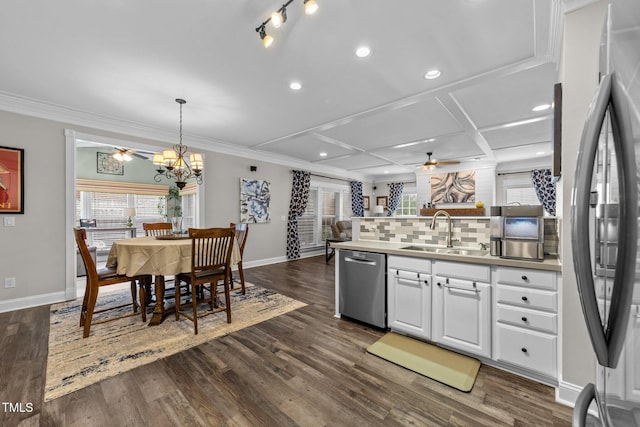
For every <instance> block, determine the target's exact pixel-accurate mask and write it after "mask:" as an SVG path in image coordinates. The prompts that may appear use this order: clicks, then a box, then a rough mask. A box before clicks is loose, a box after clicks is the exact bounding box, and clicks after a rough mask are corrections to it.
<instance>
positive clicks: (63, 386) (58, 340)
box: [44, 283, 306, 402]
mask: <svg viewBox="0 0 640 427" xmlns="http://www.w3.org/2000/svg"><path fill="white" fill-rule="evenodd" d="M127 301H131V293H130V291H128V290H126V291H121V292H116V293H112V294H106V293H105V294H103V295H102V296H99V297H98V306H102V305H104V306H114V305H119V304H123V303H125V304H126V302H127ZM81 305H82V299H77V300H75V301H70V302H65V303H60V304H54V305H52V306H51V313H50V332H49V356H48V358H47V378H46V384H45V392H44V400H45V402H47V401H50V400H53V399H56V398H58V397H60V396H64V395H66V394H68V393H71V392H74V391H76V390H79V389H81V388H84V387H87V386H88V385H91V384H94V383H96V382H98V381H101V380H104V379H106V378H109V377H112V376H115V375H118V374H120V373H122V372H126V371H128V370H130V369H133V368H136V367H138V366H142V365H145V364H147V363H151V362H154V361H156V360H158V359H161V358H164V357H167V356H170V355H172V354H175V353H178V352H180V351H182V350H186V349H188V348H191V347H194V346H196V345H199V344H202V343H204V342H207V341H210V340H213V339H215V338H217V337H220V336H223V335H226V334H229V333H231V332H234V331H238V330H240V329H243V328H246V327H248V326H252V325H255V324H258V323H260V322H264V321H265V320H268V319H271V318H273V317H276V316H279V315H282V314H285V313H287V312H290V311H292V310H296V309H298V308H300V307H304V306H305V305H306V304H304V303H302V302H300V301H296V300H294V299H291V298H288V297H286V296H284V295H281V294H278V293H276V292H274V291H270V290H267V289H264V288H261V287H259V286H255V285H252V284H249V283H247V284H246V295H242V293H241V292H240V291H235V292H232V293H231V314H232V319H231V320H232V322H231V323H227V321H226V320H227V316H226V314H225V313H224V312H222V313H217V314H213V315H209V316H205V317H202V318H201V319H199V320H198V335H195V334H194V333H193V323H192V322H191V321H189V320H186V319H181V320H180V321H176V320H175V316H173V315H169V316H168V317H167V318H165V320H164V322H162V324H160V325H158V326H147V324H146V323H143V322H142V320H141V318H140V317H139V316H133V317H127V318H124V319H119V320H115V321H113V322H108V323H103V324H99V325H93V326H92V327H91V335H90V336H89V337H88V338H84V339H83V338H82V328H80V326H79V321H80V320H79V319H80V307H81ZM127 310H130V308H127ZM111 314H112V315H113V314H115V312H111ZM150 317H151V314H148V315H147V320H149V319H150Z"/></svg>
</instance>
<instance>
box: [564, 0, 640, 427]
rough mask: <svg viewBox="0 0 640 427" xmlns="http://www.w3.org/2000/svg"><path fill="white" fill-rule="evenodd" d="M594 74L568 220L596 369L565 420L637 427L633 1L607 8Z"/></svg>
mask: <svg viewBox="0 0 640 427" xmlns="http://www.w3.org/2000/svg"><path fill="white" fill-rule="evenodd" d="M600 71H601V80H600V85H599V88H598V91H597V93H596V96H595V97H594V100H593V102H592V104H591V107H590V109H589V114H588V117H587V119H586V121H585V126H584V130H583V133H582V139H581V145H580V149H579V152H578V161H577V165H576V173H575V188H574V189H573V194H572V207H571V221H570V222H571V236H572V244H573V262H574V269H575V272H576V279H577V283H578V291H579V294H580V302H581V304H582V311H583V314H584V318H585V322H586V326H587V329H588V331H589V337H590V339H591V343H592V347H593V351H594V353H595V356H596V358H597V361H598V367H597V372H596V381H595V384H588V385H587V386H586V387H585V388H584V389H583V390H582V392H581V393H580V395H579V397H578V399H577V401H576V404H575V408H574V413H573V423H574V425H580V426H583V425H603V426H625V427H627V426H630V427H633V426H640V262H639V260H638V250H637V248H638V222H639V217H638V213H639V206H638V193H639V191H638V190H639V183H640V179H639V175H638V171H639V170H640V167H639V165H640V1H638V0H613V1H612V2H611V3H610V5H609V6H608V14H607V19H606V22H605V23H604V30H603V36H602V44H601V56H600ZM589 409H591V411H589Z"/></svg>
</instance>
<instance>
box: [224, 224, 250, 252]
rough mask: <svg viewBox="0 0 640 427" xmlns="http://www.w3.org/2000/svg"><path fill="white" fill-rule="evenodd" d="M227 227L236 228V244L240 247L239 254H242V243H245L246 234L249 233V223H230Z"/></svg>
mask: <svg viewBox="0 0 640 427" xmlns="http://www.w3.org/2000/svg"><path fill="white" fill-rule="evenodd" d="M229 227H232V228H234V229H235V230H236V239H238V246H239V248H240V256H242V255H243V254H244V245H245V244H246V243H247V236H248V234H249V225H248V224H244V223H241V224H235V223H233V222H232V223H230V224H229Z"/></svg>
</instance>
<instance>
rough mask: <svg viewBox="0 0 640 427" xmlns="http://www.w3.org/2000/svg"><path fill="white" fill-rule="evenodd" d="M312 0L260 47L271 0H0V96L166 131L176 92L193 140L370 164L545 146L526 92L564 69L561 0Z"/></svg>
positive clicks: (378, 170) (529, 152)
mask: <svg viewBox="0 0 640 427" xmlns="http://www.w3.org/2000/svg"><path fill="white" fill-rule="evenodd" d="M316 1H317V3H318V5H319V10H318V12H317V13H316V14H315V15H312V16H306V15H304V12H303V4H302V3H303V0H295V1H293V3H291V5H290V6H289V7H288V9H287V12H288V21H287V22H286V23H285V24H284V25H283V26H282V27H281V28H280V29H273V28H272V27H271V26H270V25H269V24H268V25H267V33H269V34H271V35H273V36H274V38H275V42H274V44H273V45H272V46H271V47H270V48H269V49H265V48H264V47H263V46H262V44H261V42H260V38H259V37H258V34H257V33H256V31H255V28H256V27H257V26H258V25H259V24H260V23H261V22H262V21H264V20H265V19H266V18H267V17H268V16H269V15H270V13H271V11H273V10H275V9H277V8H279V7H280V6H281V5H282V3H281V2H279V1H255V0H254V1H247V0H234V1H225V2H222V1H215V0H207V1H205V0H190V1H186V2H184V1H176V0H136V1H125V0H110V1H102V2H88V1H86V0H56V1H51V0H29V1H11V2H5V3H4V4H3V6H2V14H1V15H0V57H2V58H3V60H2V61H1V62H0V109H4V110H8V111H16V112H23V113H28V114H33V115H37V116H41V117H47V118H56V119H64V120H65V121H68V122H71V123H75V124H82V125H91V126H94V127H100V128H103V129H106V130H113V131H119V132H123V133H127V134H131V135H135V136H147V137H155V138H158V139H161V140H166V141H171V140H175V138H176V134H177V129H178V111H179V110H178V108H179V107H178V105H177V104H176V103H175V102H174V99H175V98H184V99H186V100H187V104H186V105H185V106H184V135H185V136H184V141H185V143H186V144H188V145H190V146H192V147H201V148H210V149H211V150H214V151H216V150H220V151H225V152H235V153H238V154H240V155H243V156H254V157H256V158H258V159H266V160H272V161H278V162H282V163H285V164H288V163H290V164H297V165H301V166H303V167H307V168H308V169H309V170H312V171H322V170H326V171H330V172H331V173H342V174H343V175H345V176H360V177H365V178H371V179H379V178H380V177H385V176H391V175H393V176H401V175H407V174H408V175H412V174H413V172H414V171H415V167H416V165H419V164H422V163H423V162H424V161H425V160H426V155H425V152H427V151H432V152H433V153H434V157H435V158H437V159H448V160H449V159H462V160H465V159H472V158H480V159H481V160H483V161H486V162H493V163H495V162H501V161H502V160H503V159H509V160H512V159H513V158H514V153H516V154H515V157H516V158H518V157H519V158H522V159H525V158H532V157H533V156H535V153H538V152H541V151H544V152H545V156H549V155H550V154H551V151H550V150H551V134H552V132H551V114H552V113H551V111H550V110H547V111H543V112H539V113H536V112H533V111H532V108H533V107H534V106H536V105H539V104H542V103H551V102H552V97H553V84H554V83H555V82H557V80H558V70H557V61H558V56H559V49H560V44H561V41H560V40H559V38H560V35H561V34H562V28H561V25H562V10H561V9H562V3H561V2H560V1H559V0H446V1H435V0H404V1H402V2H389V1H381V0H367V1H364V0H359V1H358V0H353V1H336V0H316ZM360 45H367V46H369V47H370V48H371V50H372V54H371V56H369V57H368V58H358V57H356V56H355V54H354V51H355V49H356V48H357V47H358V46H360ZM433 68H437V69H439V70H441V72H442V76H441V77H440V78H439V79H436V80H426V79H425V78H424V77H423V76H424V74H425V72H426V71H428V70H430V69H433ZM293 80H296V81H299V82H300V83H301V84H302V89H301V90H299V91H293V90H291V89H289V83H290V82H291V81H293ZM529 119H539V121H536V122H533V123H529V124H523V125H519V126H511V127H509V126H507V127H505V125H509V124H514V123H517V122H520V121H523V120H529ZM412 142H414V143H415V144H413V145H409V146H406V147H403V148H394V147H395V146H398V145H401V144H407V143H412ZM320 152H326V153H327V156H326V157H324V158H322V157H320V154H319V153H320ZM502 153H508V155H505V156H503V155H502ZM385 173H388V174H389V175H385Z"/></svg>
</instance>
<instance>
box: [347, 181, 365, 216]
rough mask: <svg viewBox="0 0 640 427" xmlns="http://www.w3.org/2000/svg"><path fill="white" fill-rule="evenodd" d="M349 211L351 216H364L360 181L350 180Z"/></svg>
mask: <svg viewBox="0 0 640 427" xmlns="http://www.w3.org/2000/svg"><path fill="white" fill-rule="evenodd" d="M349 184H350V185H351V211H352V212H353V216H364V203H363V198H362V182H360V181H351V182H349Z"/></svg>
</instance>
